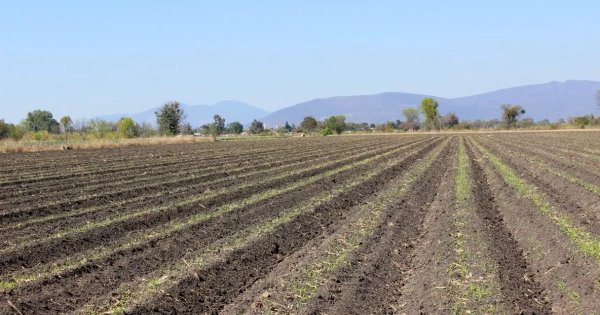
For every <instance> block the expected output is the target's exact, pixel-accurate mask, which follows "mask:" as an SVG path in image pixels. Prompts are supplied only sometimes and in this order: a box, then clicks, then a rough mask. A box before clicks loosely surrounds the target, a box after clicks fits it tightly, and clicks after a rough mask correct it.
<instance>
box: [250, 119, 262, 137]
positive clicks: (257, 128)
mask: <svg viewBox="0 0 600 315" xmlns="http://www.w3.org/2000/svg"><path fill="white" fill-rule="evenodd" d="M248 131H249V132H250V133H251V134H259V133H262V132H264V131H265V125H264V124H263V123H262V121H258V120H256V119H254V120H253V121H252V123H251V124H250V128H248Z"/></svg>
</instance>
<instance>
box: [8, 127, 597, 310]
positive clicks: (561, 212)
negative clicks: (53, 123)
mask: <svg viewBox="0 0 600 315" xmlns="http://www.w3.org/2000/svg"><path fill="white" fill-rule="evenodd" d="M0 165H1V169H0V298H1V300H0V314H13V313H14V314H19V313H21V314H55V313H76V314H90V313H91V314H122V313H125V314H150V313H172V314H175V313H178V314H180V313H192V314H202V313H224V314H240V313H252V314H254V313H255V314H264V313H294V314H314V313H327V314H369V313H378V314H380V313H397V314H403V313H406V314H414V313H427V314H431V313H435V314H451V313H453V314H495V313H499V314H517V313H536V314H547V313H556V314H594V312H596V314H600V311H599V310H600V132H548V133H490V134H484V133H482V134H435V135H424V134H423V135H386V136H383V135H382V136H349V137H319V138H298V139H295V138H294V139H272V140H264V141H247V142H215V143H193V144H172V145H152V146H144V147H125V148H115V149H110V150H107V149H91V150H76V151H64V152H40V153H15V154H3V155H0Z"/></svg>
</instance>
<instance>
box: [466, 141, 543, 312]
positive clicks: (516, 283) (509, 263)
mask: <svg viewBox="0 0 600 315" xmlns="http://www.w3.org/2000/svg"><path fill="white" fill-rule="evenodd" d="M472 150H473V149H472V148H471V147H470V146H467V155H468V156H469V161H470V166H471V170H472V172H473V182H474V185H473V195H474V201H475V203H476V204H475V209H476V211H477V214H478V216H479V217H480V218H481V219H482V221H483V222H484V224H483V226H482V227H481V228H482V229H483V230H484V235H485V236H486V237H487V242H488V244H489V246H488V248H489V250H490V251H491V254H492V256H493V259H494V260H495V261H496V262H497V267H498V270H497V272H498V276H499V279H500V289H501V292H502V295H503V299H504V300H505V304H509V305H511V306H512V307H514V308H513V310H512V311H511V312H514V313H518V314H550V313H551V310H550V307H549V305H548V304H547V303H545V300H544V293H543V291H542V289H541V287H540V285H539V284H538V283H537V282H536V281H535V276H534V274H533V272H532V271H531V270H530V268H529V266H528V264H527V261H526V260H525V258H524V257H523V251H522V250H521V248H520V247H519V244H518V243H517V241H516V240H515V239H514V238H513V236H512V234H511V233H510V232H509V230H508V229H507V228H506V226H505V222H504V220H503V218H502V214H501V213H500V211H499V210H498V208H497V206H496V204H495V202H494V197H493V194H492V192H491V190H490V187H489V185H488V183H487V178H486V176H485V174H484V172H483V170H482V168H481V166H480V165H479V163H477V162H476V158H475V156H474V154H473V151H472Z"/></svg>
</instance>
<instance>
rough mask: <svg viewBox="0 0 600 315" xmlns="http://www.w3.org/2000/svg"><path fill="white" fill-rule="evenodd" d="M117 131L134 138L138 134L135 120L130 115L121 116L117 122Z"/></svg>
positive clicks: (126, 136)
mask: <svg viewBox="0 0 600 315" xmlns="http://www.w3.org/2000/svg"><path fill="white" fill-rule="evenodd" d="M117 131H119V133H120V134H121V136H123V137H125V138H134V137H137V136H139V128H138V126H137V124H136V123H135V121H133V119H131V118H130V117H123V118H121V119H119V121H118V122H117Z"/></svg>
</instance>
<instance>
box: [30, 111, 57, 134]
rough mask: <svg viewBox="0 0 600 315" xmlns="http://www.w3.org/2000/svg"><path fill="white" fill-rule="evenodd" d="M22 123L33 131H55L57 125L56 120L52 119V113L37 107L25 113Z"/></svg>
mask: <svg viewBox="0 0 600 315" xmlns="http://www.w3.org/2000/svg"><path fill="white" fill-rule="evenodd" d="M23 125H25V127H27V128H28V129H29V130H31V131H34V132H38V131H48V132H53V131H57V129H58V126H59V124H58V121H56V119H54V117H53V116H52V113H50V112H49V111H47V110H39V109H36V110H34V111H32V112H29V113H27V117H26V118H25V120H24V121H23Z"/></svg>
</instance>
